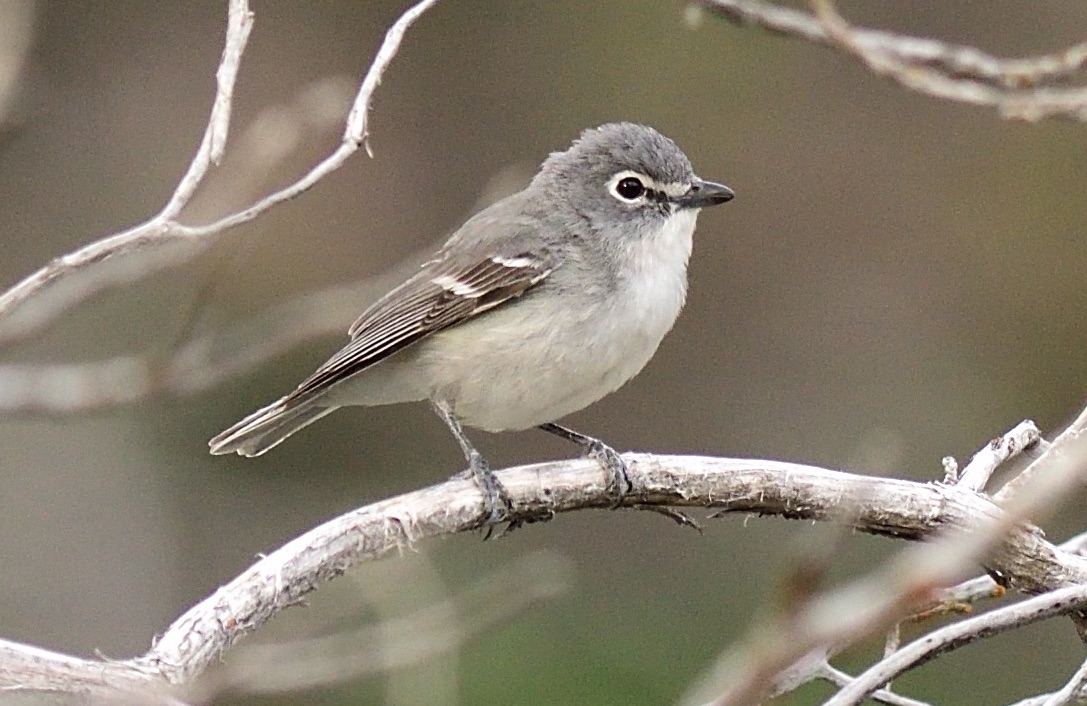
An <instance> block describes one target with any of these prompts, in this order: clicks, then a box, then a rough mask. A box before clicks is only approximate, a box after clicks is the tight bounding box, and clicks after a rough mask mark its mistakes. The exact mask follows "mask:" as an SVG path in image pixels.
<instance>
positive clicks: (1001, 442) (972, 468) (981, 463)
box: [958, 419, 1042, 491]
mask: <svg viewBox="0 0 1087 706" xmlns="http://www.w3.org/2000/svg"><path fill="white" fill-rule="evenodd" d="M1041 438H1042V432H1040V431H1038V427H1036V426H1035V425H1034V422H1032V421H1030V420H1029V419H1028V420H1026V421H1023V422H1020V423H1019V424H1018V425H1017V426H1016V427H1015V428H1014V429H1012V430H1011V431H1009V432H1008V433H1006V434H1004V435H1003V436H998V437H997V438H995V439H993V440H992V441H990V442H989V443H988V444H986V445H985V446H982V447H981V450H980V451H978V452H977V453H976V454H974V457H973V458H972V459H970V463H968V464H966V468H964V469H963V470H962V472H961V473H960V474H959V480H958V483H959V485H960V486H962V487H963V488H966V489H968V490H976V491H981V490H984V489H985V484H986V483H988V482H989V478H990V477H991V476H992V475H993V473H994V472H996V469H997V468H999V467H1000V464H1002V463H1004V462H1005V461H1007V460H1008V459H1010V458H1014V457H1015V456H1018V455H1019V454H1020V453H1021V452H1023V451H1025V450H1027V449H1029V448H1031V447H1032V446H1034V445H1035V444H1037V443H1038V440H1039V439H1041Z"/></svg>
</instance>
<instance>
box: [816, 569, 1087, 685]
mask: <svg viewBox="0 0 1087 706" xmlns="http://www.w3.org/2000/svg"><path fill="white" fill-rule="evenodd" d="M1085 606H1087V586H1084V585H1081V586H1070V587H1068V588H1062V589H1058V590H1056V591H1052V592H1050V593H1046V594H1043V595H1041V596H1034V597H1032V598H1028V599H1026V600H1023V601H1020V602H1018V603H1015V604H1013V605H1010V606H1004V607H1002V608H995V609H993V610H991V611H989V612H988V613H985V614H984V615H979V616H976V617H972V618H966V619H965V620H961V621H959V622H957V623H955V624H953V625H948V626H945V627H943V628H940V629H938V630H933V631H932V632H930V633H928V634H926V635H924V636H923V637H921V638H919V639H917V640H915V641H913V642H911V643H910V644H908V645H906V646H905V647H903V648H902V649H900V650H898V651H896V652H894V653H893V654H891V655H889V656H888V657H886V658H884V659H882V660H880V661H879V662H877V663H876V664H875V665H873V666H872V667H870V668H869V669H867V670H866V671H865V672H864V673H863V674H860V675H858V676H857V677H856V678H854V679H853V681H852V682H850V683H849V684H847V685H845V686H844V687H843V688H842V690H841V691H839V692H838V693H837V694H835V695H834V696H833V697H832V698H830V699H829V700H827V701H826V702H825V703H824V704H823V706H857V704H860V703H862V702H863V701H864V700H865V699H866V698H868V695H869V694H871V693H872V692H873V691H875V690H876V689H878V688H879V687H880V686H882V685H883V684H885V683H887V682H888V681H889V680H891V679H893V678H895V677H897V676H899V675H900V674H902V673H904V672H906V671H907V670H909V669H912V668H914V667H918V666H920V665H922V664H924V663H926V662H928V661H929V660H932V659H934V658H936V657H937V656H939V655H941V654H943V653H944V652H949V651H951V650H954V649H957V648H959V647H962V646H964V645H968V644H970V643H972V642H976V641H977V640H980V639H983V638H986V637H991V636H993V635H997V634H1000V633H1002V632H1006V631H1008V630H1013V629H1015V628H1019V627H1023V626H1024V625H1030V624H1031V623H1035V622H1038V621H1039V620H1046V619H1048V618H1053V617H1056V616H1060V615H1066V614H1068V613H1069V612H1071V611H1074V610H1077V609H1081V608H1083V607H1085Z"/></svg>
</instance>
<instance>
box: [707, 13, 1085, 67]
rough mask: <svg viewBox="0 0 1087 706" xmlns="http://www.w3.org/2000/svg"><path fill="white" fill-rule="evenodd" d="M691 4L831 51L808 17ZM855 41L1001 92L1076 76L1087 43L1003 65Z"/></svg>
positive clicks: (915, 40) (872, 33)
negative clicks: (1006, 89) (991, 86)
mask: <svg viewBox="0 0 1087 706" xmlns="http://www.w3.org/2000/svg"><path fill="white" fill-rule="evenodd" d="M692 3H693V4H696V5H698V6H699V7H704V8H706V9H707V10H709V11H711V12H713V13H715V14H717V15H720V16H721V17H724V18H725V19H728V20H730V21H732V22H735V23H737V24H741V25H756V26H759V27H762V28H763V29H767V30H769V31H771V32H776V33H778V34H783V35H787V36H791V37H797V38H799V39H803V40H805V41H809V42H813V43H816V44H823V45H827V46H834V45H835V42H834V40H833V39H832V37H831V36H830V33H828V32H827V30H826V28H825V27H824V26H823V23H821V22H820V21H819V19H818V18H816V17H815V16H814V15H812V14H811V13H808V12H803V11H801V10H794V9H792V8H788V7H783V6H779V5H774V4H772V3H768V2H761V0H692ZM854 39H855V41H856V43H857V45H858V46H859V47H861V48H862V49H863V50H864V51H865V52H866V53H881V54H886V55H890V56H895V57H897V58H898V59H899V60H900V61H902V62H903V63H909V64H913V65H919V66H926V67H929V68H932V69H935V70H938V71H939V72H940V73H942V74H944V75H946V76H948V77H950V78H970V79H975V80H977V81H980V82H982V83H988V84H991V85H993V86H998V87H1003V88H1024V87H1027V86H1037V85H1040V84H1043V83H1047V82H1052V81H1055V80H1060V79H1065V78H1068V77H1071V76H1075V75H1076V74H1079V73H1081V72H1082V71H1083V70H1084V69H1085V68H1087V42H1084V43H1081V44H1075V45H1073V46H1070V47H1068V48H1066V49H1063V50H1061V51H1059V52H1054V53H1052V54H1041V55H1038V56H1031V57H1025V58H1021V59H1005V58H1001V57H997V56H993V55H992V54H988V53H986V52H983V51H981V50H979V49H977V48H976V47H971V46H964V45H958V44H951V43H949V42H942V41H938V40H934V39H927V38H924V37H912V36H909V35H904V34H896V33H894V32H884V31H880V30H874V29H862V28H857V29H855V30H854Z"/></svg>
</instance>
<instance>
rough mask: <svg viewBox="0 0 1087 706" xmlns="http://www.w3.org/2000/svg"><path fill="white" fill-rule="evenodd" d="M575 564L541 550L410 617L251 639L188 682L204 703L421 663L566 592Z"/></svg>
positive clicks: (189, 690)
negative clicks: (281, 638)
mask: <svg viewBox="0 0 1087 706" xmlns="http://www.w3.org/2000/svg"><path fill="white" fill-rule="evenodd" d="M571 570H572V569H571V566H570V561H569V560H568V559H565V558H563V557H561V556H559V555H557V554H555V553H553V552H533V553H531V554H528V555H526V556H524V557H521V558H520V559H518V560H517V561H515V562H513V563H512V564H510V565H508V566H505V567H503V568H501V569H498V570H496V571H494V572H492V573H490V574H488V575H487V576H485V577H483V578H482V579H481V580H479V581H477V582H476V583H475V584H474V585H472V586H470V587H468V588H467V589H466V590H464V591H463V592H461V593H460V594H459V595H457V596H453V597H451V598H450V599H449V600H448V601H445V602H443V603H442V604H438V605H431V606H428V607H426V608H423V609H421V610H418V611H416V612H414V613H413V614H411V615H407V616H404V617H403V618H398V619H396V620H390V621H387V622H385V623H382V624H381V625H378V626H374V625H368V626H366V627H364V628H362V629H359V630H350V631H345V632H338V633H335V634H332V635H327V636H323V637H317V638H312V639H308V640H298V641H292V642H285V643H276V644H268V645H250V646H248V647H244V648H242V649H239V650H237V651H236V652H235V653H233V654H231V656H230V659H229V660H228V661H226V662H224V663H223V664H222V665H220V666H218V667H216V668H214V669H212V670H211V671H209V672H208V673H207V675H206V676H204V677H201V678H200V679H198V680H197V681H196V683H195V684H194V685H193V686H192V687H191V688H187V689H185V693H186V698H189V699H193V697H194V696H198V697H199V698H197V699H195V700H197V701H199V702H202V703H203V702H207V701H208V700H209V699H210V698H211V697H212V696H218V695H221V694H223V693H225V692H234V693H247V694H274V693H282V692H286V691H298V690H302V689H310V688H315V687H318V686H330V685H333V684H337V683H341V682H344V681H347V680H349V679H356V678H358V677H361V676H364V675H367V674H374V673H382V672H388V671H389V670H393V669H401V668H403V667H407V666H411V665H415V664H420V663H422V662H425V661H427V660H429V659H432V658H433V657H435V656H436V655H439V654H443V653H447V652H451V651H453V650H455V649H458V648H460V647H462V646H464V645H465V644H466V643H467V642H469V641H471V640H473V639H478V638H479V637H480V636H482V635H483V634H484V633H486V632H488V631H490V630H491V629H493V628H494V626H495V625H496V624H498V623H501V622H504V621H507V620H509V619H511V618H512V617H514V616H516V615H518V614H520V613H522V612H524V611H526V610H528V609H529V608H531V607H532V606H534V605H536V604H538V603H539V602H540V601H543V600H546V599H549V598H553V597H554V596H556V595H558V594H559V593H562V592H563V591H565V590H566V589H567V588H568V585H569V576H570V574H571ZM450 615H451V616H453V620H454V621H455V622H454V624H452V625H450V624H448V620H447V619H446V616H450Z"/></svg>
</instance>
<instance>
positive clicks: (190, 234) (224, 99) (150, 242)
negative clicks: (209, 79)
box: [0, 0, 437, 342]
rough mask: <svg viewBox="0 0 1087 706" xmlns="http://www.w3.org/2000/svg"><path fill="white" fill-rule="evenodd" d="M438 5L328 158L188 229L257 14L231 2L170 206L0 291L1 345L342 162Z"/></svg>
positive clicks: (407, 15) (367, 88) (174, 261)
mask: <svg viewBox="0 0 1087 706" xmlns="http://www.w3.org/2000/svg"><path fill="white" fill-rule="evenodd" d="M436 2H437V0H422V1H421V2H419V3H417V4H415V5H413V6H412V7H410V8H409V9H408V10H407V11H406V12H404V14H403V15H401V16H400V18H399V19H397V21H396V22H395V23H393V25H392V26H391V27H390V28H389V30H388V32H386V34H385V38H384V40H383V41H382V44H381V46H380V47H379V49H378V51H377V54H376V56H375V58H374V61H373V63H372V64H371V65H370V68H369V70H368V71H367V73H366V76H365V77H364V78H363V80H362V83H361V85H360V87H359V90H358V93H357V94H356V96H355V99H354V101H353V103H352V107H351V111H350V113H349V115H348V117H347V122H346V128H345V130H344V136H343V141H342V142H341V144H340V145H339V146H338V147H337V148H336V149H335V150H334V151H333V152H332V153H331V154H330V155H329V156H327V157H325V158H324V159H323V160H321V161H320V162H319V163H318V164H317V165H316V166H314V167H313V168H312V169H311V170H310V171H309V172H308V173H307V174H305V175H304V176H303V177H302V178H300V179H299V180H298V181H296V182H294V183H293V184H291V185H289V186H287V187H285V188H283V189H281V190H279V191H276V192H274V193H272V194H270V195H268V196H266V197H264V198H263V199H261V200H259V201H258V202H257V203H255V204H253V205H251V206H249V207H247V208H244V209H242V210H240V211H237V212H235V213H233V214H231V215H228V216H226V217H224V218H220V219H218V220H216V221H214V222H212V223H208V224H205V225H199V226H189V225H184V224H182V223H181V222H179V221H178V220H177V216H178V214H179V213H180V212H181V210H183V209H184V207H185V205H186V204H187V203H188V202H189V200H190V199H191V198H192V195H193V194H194V193H195V191H196V189H197V188H198V186H199V185H200V183H201V182H202V181H203V179H204V177H205V175H206V174H207V171H208V169H209V167H210V165H211V164H212V163H215V162H217V161H218V159H219V157H220V156H221V153H222V149H223V145H224V144H225V140H226V135H227V126H228V123H229V118H230V105H231V97H232V95H233V87H234V85H233V82H234V80H235V78H236V76H237V69H238V64H239V62H240V60H241V56H242V54H243V52H244V49H245V43H246V40H247V39H248V36H249V30H250V28H251V26H252V13H250V11H249V8H248V5H247V3H246V1H245V0H231V3H230V17H229V20H228V33H227V39H226V47H225V49H224V51H223V58H222V61H221V63H220V66H219V70H218V71H217V73H216V76H217V80H218V82H219V84H218V88H217V92H216V98H215V101H214V104H213V107H212V112H211V118H210V119H209V121H208V127H207V130H206V131H205V134H204V140H203V142H202V143H201V146H200V149H199V150H198V151H197V154H196V157H195V158H194V159H193V162H192V163H191V164H190V166H189V169H188V170H187V172H186V174H185V176H184V177H182V179H181V181H180V182H179V184H178V186H177V189H176V190H175V192H174V194H173V195H172V196H171V198H170V200H169V201H168V202H167V205H166V207H165V208H164V209H163V211H162V212H160V213H159V214H158V215H156V216H154V217H153V218H151V219H150V220H148V221H146V222H145V223H143V224H141V225H138V226H136V227H134V228H132V229H130V230H127V231H125V232H122V233H118V234H116V235H111V236H108V237H106V238H103V239H101V240H98V241H95V242H93V243H91V244H89V245H87V246H84V247H83V248H80V249H79V250H76V251H75V252H72V253H70V254H68V255H64V256H62V257H59V258H57V259H55V260H53V261H51V262H50V263H48V264H47V265H45V266H44V267H42V268H41V269H39V270H38V271H37V272H35V273H33V274H31V275H30V276H28V277H27V278H25V279H24V280H22V281H21V282H19V283H18V284H16V285H15V286H14V287H12V288H10V289H9V290H7V291H6V292H4V293H3V294H0V342H6V341H12V340H14V339H17V338H21V337H25V336H28V335H30V334H32V333H34V332H36V331H38V330H40V329H42V328H43V327H45V326H46V325H47V324H49V323H50V322H51V321H53V320H54V319H56V318H57V317H58V316H60V315H61V314H62V313H64V312H65V311H67V310H68V309H69V308H71V307H72V306H74V305H75V304H77V303H79V302H81V301H84V300H85V299H87V298H88V297H90V296H92V295H94V294H97V293H99V292H102V291H105V290H107V289H109V288H112V287H116V286H120V285H122V284H125V283H129V282H133V281H137V280H140V279H143V278H145V277H147V276H149V275H151V274H153V273H155V272H158V271H160V270H162V269H164V268H166V267H172V266H176V265H179V264H181V263H184V262H187V261H188V260H190V259H191V258H192V257H194V256H195V255H196V254H197V253H199V252H201V251H202V250H203V249H204V248H206V247H207V246H208V244H209V243H210V241H211V238H212V236H214V235H217V234H219V233H222V232H224V231H226V230H228V229H230V228H233V227H235V226H237V225H240V224H242V223H246V222H248V221H251V220H253V219H254V218H256V217H257V216H259V215H260V214H262V213H264V212H265V211H267V210H269V209H270V208H272V207H273V206H276V205H278V204H280V203H283V202H284V201H287V200H289V199H292V198H294V197H296V196H298V195H299V194H301V193H303V192H304V191H306V190H307V189H309V188H310V187H312V186H313V185H314V184H316V183H317V182H318V181H320V180H321V179H322V178H324V177H325V176H327V175H328V174H330V173H332V172H333V171H335V170H336V169H338V168H339V167H340V166H342V165H343V163H344V162H346V161H347V159H348V158H349V157H350V156H351V155H352V154H354V152H355V151H356V150H357V149H358V147H359V145H361V144H363V142H364V141H365V139H366V135H367V115H368V110H369V106H370V102H371V99H372V97H373V92H374V91H375V90H376V88H377V86H378V84H379V83H380V82H381V77H382V75H383V74H384V72H385V70H386V69H387V68H388V66H389V64H390V63H391V62H392V59H393V57H395V56H396V53H397V51H398V50H399V47H400V43H401V41H402V40H403V38H404V34H405V33H406V32H407V30H408V28H409V27H411V25H412V24H413V23H414V22H415V21H416V20H417V19H419V17H420V16H422V14H423V13H424V12H426V11H427V10H428V9H429V8H430V7H432V6H433V5H434V4H436ZM134 253H139V254H140V255H141V257H140V258H139V262H125V261H126V260H128V259H129V258H127V257H123V256H129V255H132V254H134Z"/></svg>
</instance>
